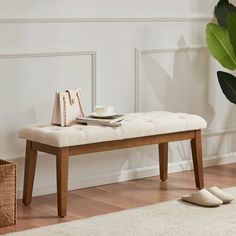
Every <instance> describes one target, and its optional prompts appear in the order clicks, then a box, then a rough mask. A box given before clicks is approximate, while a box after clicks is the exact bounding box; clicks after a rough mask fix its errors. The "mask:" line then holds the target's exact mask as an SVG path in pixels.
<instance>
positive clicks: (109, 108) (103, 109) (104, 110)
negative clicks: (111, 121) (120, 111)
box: [94, 106, 114, 116]
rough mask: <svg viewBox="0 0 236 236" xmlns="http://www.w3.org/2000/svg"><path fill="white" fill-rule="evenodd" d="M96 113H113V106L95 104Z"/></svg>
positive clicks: (103, 114)
mask: <svg viewBox="0 0 236 236" xmlns="http://www.w3.org/2000/svg"><path fill="white" fill-rule="evenodd" d="M94 111H95V113H96V115H98V116H107V115H112V114H114V107H112V106H96V107H95V108H94Z"/></svg>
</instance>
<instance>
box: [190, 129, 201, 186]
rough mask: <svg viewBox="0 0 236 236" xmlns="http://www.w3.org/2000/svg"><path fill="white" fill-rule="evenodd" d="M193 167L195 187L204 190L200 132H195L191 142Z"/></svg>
mask: <svg viewBox="0 0 236 236" xmlns="http://www.w3.org/2000/svg"><path fill="white" fill-rule="evenodd" d="M191 149H192V156H193V167H194V176H195V182H196V187H197V188H199V189H202V188H204V177H203V162H202V141H201V130H196V131H195V138H194V139H192V140H191Z"/></svg>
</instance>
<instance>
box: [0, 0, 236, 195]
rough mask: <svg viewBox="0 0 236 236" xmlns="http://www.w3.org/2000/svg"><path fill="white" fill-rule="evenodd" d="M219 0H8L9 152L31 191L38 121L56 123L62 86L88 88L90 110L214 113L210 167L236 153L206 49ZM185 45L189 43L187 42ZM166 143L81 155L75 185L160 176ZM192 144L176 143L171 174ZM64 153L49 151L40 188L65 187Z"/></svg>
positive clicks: (5, 112) (1, 72)
mask: <svg viewBox="0 0 236 236" xmlns="http://www.w3.org/2000/svg"><path fill="white" fill-rule="evenodd" d="M215 3H216V1H205V0H198V1H195V0H191V1H190V0H181V1H173V0H166V1H165V4H163V1H160V0H149V1H144V0H139V1H137V0H128V1H127V0H125V1H124V0H121V1H115V0H112V1H111V0H100V1H95V0H87V1H82V0H67V1H62V0H49V1H48V0H47V1H46V0H44V1H33V0H31V1H30V0H22V1H16V0H8V1H0V4H1V5H0V6H1V7H0V32H1V37H0V81H1V99H0V107H1V119H0V129H1V133H0V158H3V159H10V160H16V161H17V163H18V192H19V196H21V191H22V179H23V161H24V141H23V140H19V139H18V137H17V132H18V130H19V128H20V127H22V126H23V125H25V124H28V123H35V122H50V117H51V110H52V103H53V99H54V92H55V91H56V90H64V89H67V88H74V87H81V88H82V91H83V97H84V103H85V105H86V107H87V112H89V111H90V110H91V107H92V105H93V103H95V101H94V100H96V103H97V104H111V105H114V106H115V108H116V110H117V111H118V112H134V111H135V110H137V111H148V110H173V111H183V112H190V113H196V114H199V115H201V116H203V117H204V118H206V119H207V121H208V123H209V129H208V130H207V131H206V132H205V133H204V137H203V142H204V159H205V164H206V165H215V164H219V163H227V162H231V161H234V160H235V159H236V156H235V151H236V146H235V140H236V139H235V137H236V136H235V131H236V128H235V126H236V123H235V114H236V110H235V107H234V106H233V105H231V104H230V103H229V102H228V101H227V100H226V99H225V98H224V96H223V95H222V93H221V91H220V88H219V85H218V83H217V79H216V74H215V72H216V69H217V67H219V68H220V66H218V65H217V63H216V62H215V61H214V60H212V59H211V58H210V57H209V54H208V51H207V50H206V48H205V40H204V38H205V36H204V29H205V25H206V23H207V22H209V21H210V20H211V19H212V9H213V7H214V5H215ZM180 48H182V49H180ZM156 149H157V147H156V146H152V147H144V148H134V149H128V150H120V151H112V152H106V153H99V154H90V155H82V156H80V157H79V158H71V162H70V177H69V182H70V189H73V188H82V187H87V186H93V185H98V184H104V183H110V182H117V181H123V180H127V179H133V178H140V177H145V176H151V175H156V174H157V173H158V170H157V165H158V161H157V150H156ZM190 159H191V154H190V150H189V146H188V145H186V142H181V143H176V144H173V145H171V146H170V162H171V163H170V171H171V172H173V171H181V170H186V169H189V168H191V161H189V160H190ZM55 189H56V188H55V158H53V157H49V156H47V155H40V156H39V159H38V166H37V173H36V179H35V191H34V194H45V193H50V192H54V191H55Z"/></svg>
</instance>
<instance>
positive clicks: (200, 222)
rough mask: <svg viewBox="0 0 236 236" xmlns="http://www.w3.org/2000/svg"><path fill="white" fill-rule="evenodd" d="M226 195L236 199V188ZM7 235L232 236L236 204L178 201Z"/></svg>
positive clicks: (235, 227) (235, 231) (235, 219)
mask: <svg viewBox="0 0 236 236" xmlns="http://www.w3.org/2000/svg"><path fill="white" fill-rule="evenodd" d="M226 191H227V192H229V193H231V194H232V195H233V196H234V197H235V199H236V187H234V188H228V189H226ZM6 235H10V236H32V235H33V236H54V235H58V236H85V235H86V236H131V235H132V236H154V235H155V236H157V235H163V236H170V235H173V236H182V235H184V236H192V235H196V236H204V235H207V236H209V235H210V236H211V235H212V236H213V235H214V236H224V235H226V236H231V235H236V200H234V201H233V202H232V203H230V204H228V205H221V206H220V207H217V208H204V207H198V206H194V205H191V204H188V203H184V202H182V201H180V200H174V201H169V202H164V203H160V204H154V205H149V206H146V207H141V208H136V209H130V210H125V211H120V212H116V213H111V214H106V215H100V216H95V217H90V218H86V219H82V220H76V221H72V222H69V223H63V224H57V225H52V226H47V227H42V228H36V229H32V230H26V231H22V232H18V233H12V234H6Z"/></svg>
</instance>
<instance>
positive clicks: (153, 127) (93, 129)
mask: <svg viewBox="0 0 236 236" xmlns="http://www.w3.org/2000/svg"><path fill="white" fill-rule="evenodd" d="M206 126H207V123H206V121H205V120H204V119H203V118H201V117H200V116H197V115H191V114H185V113H172V112H164V111H154V112H147V113H131V114H128V115H127V116H126V119H125V120H124V122H123V124H122V125H121V126H119V127H116V128H112V127H105V126H84V125H73V126H71V127H58V126H52V125H43V124H33V125H28V126H26V127H24V128H23V129H21V130H20V133H19V136H20V138H23V139H26V140H31V141H34V142H39V143H43V144H47V145H50V146H54V147H68V146H76V145H82V144H89V143H98V142H104V141H112V140H120V139H128V138H135V137H143V136H150V135H157V134H165V133H174V132H180V131H187V130H197V129H203V128H206Z"/></svg>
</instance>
